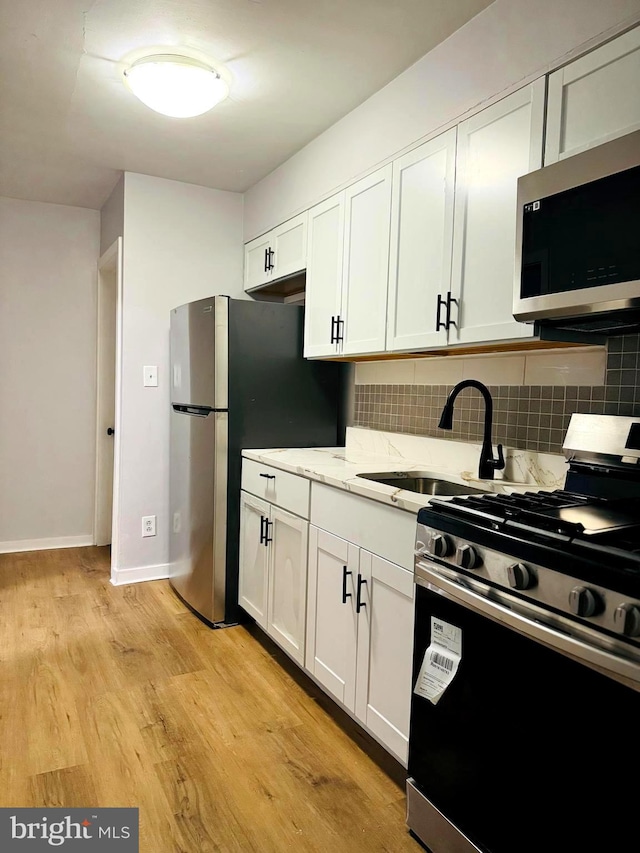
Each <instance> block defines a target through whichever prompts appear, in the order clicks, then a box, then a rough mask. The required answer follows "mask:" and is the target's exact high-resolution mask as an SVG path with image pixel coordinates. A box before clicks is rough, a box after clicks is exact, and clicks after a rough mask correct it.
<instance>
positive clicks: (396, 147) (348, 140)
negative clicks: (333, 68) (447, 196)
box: [244, 0, 640, 240]
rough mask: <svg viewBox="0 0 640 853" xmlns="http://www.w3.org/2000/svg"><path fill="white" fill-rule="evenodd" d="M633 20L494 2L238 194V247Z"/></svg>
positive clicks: (620, 11) (621, 12)
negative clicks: (241, 203)
mask: <svg viewBox="0 0 640 853" xmlns="http://www.w3.org/2000/svg"><path fill="white" fill-rule="evenodd" d="M639 19H640V0H606V2H603V0H561V2H558V0H536V2H531V0H495V2H494V3H492V4H491V5H490V6H488V7H487V8H486V9H485V10H484V11H483V12H481V13H480V14H479V15H477V16H476V17H475V18H473V19H472V20H471V21H470V22H469V23H468V24H466V25H465V26H464V27H462V28H461V29H460V30H458V31H457V32H455V33H454V34H453V35H452V36H450V37H449V38H448V39H447V40H446V41H445V42H443V43H442V44H441V45H439V46H438V47H436V48H434V49H433V50H432V51H430V52H429V53H428V54H426V56H424V57H422V59H420V60H418V62H416V63H415V64H414V65H413V66H412V67H411V68H409V69H407V71H405V72H404V73H403V74H401V75H400V76H398V77H396V78H395V80H392V81H391V83H389V84H388V85H387V86H385V87H384V88H383V89H381V90H380V91H379V92H377V93H376V94H375V95H373V96H372V97H371V98H369V99H368V100H367V101H365V103H364V104H362V105H361V106H359V107H357V108H356V109H355V110H353V111H352V112H350V113H349V114H348V115H346V116H345V117H344V118H343V119H341V120H340V121H339V122H337V123H336V124H334V125H333V126H332V127H331V128H329V129H328V130H327V131H325V132H324V133H323V134H321V135H320V136H318V137H317V138H316V139H314V140H313V141H312V142H310V143H309V144H308V145H307V146H306V147H305V148H303V149H302V150H301V151H299V152H298V153H297V154H295V155H294V156H293V157H291V158H290V159H289V160H287V161H286V163H284V164H283V165H282V166H280V167H279V168H278V169H276V170H275V171H274V172H272V173H271V174H270V175H268V176H267V177H266V178H264V179H263V180H262V181H260V182H259V183H257V184H256V185H255V186H253V187H252V188H251V189H250V190H248V192H247V193H246V194H245V225H244V239H245V240H250V239H252V238H253V237H256V236H258V235H259V234H262V233H263V232H265V231H268V230H269V229H270V228H272V227H274V226H275V225H277V224H279V223H280V222H283V221H285V220H286V219H288V218H289V217H290V216H293V215H294V214H296V213H299V212H301V211H303V210H306V209H307V208H308V207H310V206H311V205H312V204H315V203H316V202H317V201H319V200H320V199H321V198H323V197H325V196H327V195H329V194H330V193H332V192H334V191H335V190H337V189H339V188H340V187H342V186H346V185H348V184H349V183H351V182H352V181H353V180H355V179H356V178H358V177H360V176H361V175H363V174H364V173H366V172H368V171H371V170H372V169H373V168H374V167H375V166H377V165H382V164H383V163H384V162H386V161H388V160H389V159H391V158H392V157H394V156H395V155H397V154H398V153H399V152H400V151H402V150H403V149H405V148H407V147H412V146H414V145H415V144H416V143H417V142H418V141H419V140H421V139H423V138H425V137H428V136H432V135H434V134H435V132H436V131H437V130H438V129H444V128H445V127H446V126H447V125H450V124H451V123H453V122H454V120H456V119H457V118H458V117H459V116H462V115H463V114H464V113H466V112H469V111H471V110H474V109H478V108H479V106H480V105H482V104H485V103H486V102H489V101H491V100H495V99H497V98H498V97H502V96H505V95H507V94H508V93H509V92H510V91H512V90H514V89H516V88H519V87H520V86H523V85H524V84H525V83H527V82H529V81H530V80H532V79H535V78H536V77H539V76H541V75H542V74H545V73H546V72H547V71H549V70H550V69H551V68H556V67H559V66H560V65H562V64H564V63H565V62H566V61H568V60H569V59H570V58H572V56H573V55H575V54H576V53H578V52H583V51H585V50H586V49H588V48H591V47H593V46H595V45H596V44H598V43H599V42H601V41H604V40H605V39H606V38H608V37H610V36H612V35H615V34H617V33H618V32H619V31H620V30H621V29H623V28H624V27H626V26H629V25H631V24H632V23H634V22H637V21H638V20H639ZM345 85H348V81H345Z"/></svg>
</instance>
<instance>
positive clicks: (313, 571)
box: [306, 525, 358, 711]
mask: <svg viewBox="0 0 640 853" xmlns="http://www.w3.org/2000/svg"><path fill="white" fill-rule="evenodd" d="M357 574H358V548H357V546H356V545H353V544H351V543H350V542H346V541H345V540H344V539H340V538H338V537H337V536H332V535H331V534H330V533H326V532H325V531H324V530H319V529H318V528H317V527H314V526H313V525H309V586H308V595H307V649H306V668H307V669H308V670H309V672H310V673H311V674H312V675H313V676H315V678H316V679H317V680H318V681H319V682H320V684H322V686H323V687H324V688H325V689H326V690H327V691H328V692H329V693H331V694H332V695H333V696H335V698H336V699H338V701H340V702H342V704H343V705H344V706H345V707H346V708H348V709H349V710H350V711H353V710H354V708H355V687H356V645H357V636H358V624H357V615H356V607H355V604H356V580H357Z"/></svg>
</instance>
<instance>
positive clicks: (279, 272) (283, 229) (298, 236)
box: [271, 211, 307, 278]
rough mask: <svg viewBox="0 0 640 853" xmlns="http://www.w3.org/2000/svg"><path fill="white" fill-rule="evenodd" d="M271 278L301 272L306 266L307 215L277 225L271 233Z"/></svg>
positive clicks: (303, 214)
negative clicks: (272, 265)
mask: <svg viewBox="0 0 640 853" xmlns="http://www.w3.org/2000/svg"><path fill="white" fill-rule="evenodd" d="M271 248H272V250H273V255H272V262H273V264H274V270H273V278H283V277H284V276H288V275H293V274H294V273H297V272H301V271H302V270H303V269H304V268H305V267H306V265H307V213H306V211H305V213H302V214H301V215H300V216H296V217H294V218H293V219H289V220H288V221H287V222H284V223H283V224H282V225H278V227H277V228H274V229H273V231H272V232H271Z"/></svg>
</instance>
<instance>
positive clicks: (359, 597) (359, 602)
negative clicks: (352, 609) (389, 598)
mask: <svg viewBox="0 0 640 853" xmlns="http://www.w3.org/2000/svg"><path fill="white" fill-rule="evenodd" d="M365 584H366V580H365V579H364V578H363V577H362V575H361V574H360V572H358V591H357V594H356V613H360V611H361V610H362V608H363V607H366V606H367V602H366V601H363V600H362V587H363V586H364V585H365Z"/></svg>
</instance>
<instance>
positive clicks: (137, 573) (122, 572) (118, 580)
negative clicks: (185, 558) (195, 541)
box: [111, 563, 169, 586]
mask: <svg viewBox="0 0 640 853" xmlns="http://www.w3.org/2000/svg"><path fill="white" fill-rule="evenodd" d="M168 577H169V564H168V563H161V564H160V565H159V566H137V567H136V568H134V569H114V568H112V569H111V583H112V584H113V585H114V586H123V585H124V584H128V583H140V582H141V581H159V580H166V579H167V578H168Z"/></svg>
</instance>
